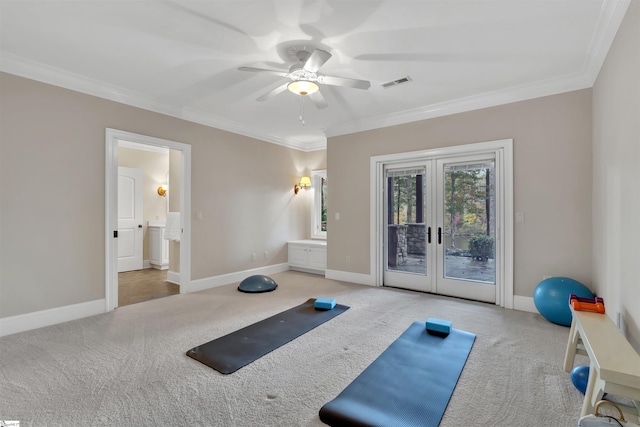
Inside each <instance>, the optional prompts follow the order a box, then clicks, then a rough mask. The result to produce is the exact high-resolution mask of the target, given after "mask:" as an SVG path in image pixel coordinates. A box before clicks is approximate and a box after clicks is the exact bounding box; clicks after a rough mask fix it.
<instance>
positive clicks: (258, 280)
mask: <svg viewBox="0 0 640 427" xmlns="http://www.w3.org/2000/svg"><path fill="white" fill-rule="evenodd" d="M277 287H278V284H277V283H276V282H275V281H274V280H273V279H272V278H271V277H269V276H264V275H262V274H256V275H255V276H250V277H247V278H246V279H244V280H243V281H242V282H240V285H239V286H238V290H239V291H240V292H249V293H257V292H271V291H273V290H274V289H275V288H277Z"/></svg>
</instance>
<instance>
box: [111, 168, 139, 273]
mask: <svg viewBox="0 0 640 427" xmlns="http://www.w3.org/2000/svg"><path fill="white" fill-rule="evenodd" d="M142 179H143V171H142V170H141V169H134V168H124V167H119V168H118V239H117V242H118V273H121V272H123V271H131V270H142V267H143V260H142Z"/></svg>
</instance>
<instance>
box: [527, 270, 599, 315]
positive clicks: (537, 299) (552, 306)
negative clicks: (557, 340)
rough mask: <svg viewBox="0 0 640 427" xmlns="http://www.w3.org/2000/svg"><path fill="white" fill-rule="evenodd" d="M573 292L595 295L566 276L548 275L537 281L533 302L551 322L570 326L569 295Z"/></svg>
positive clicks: (581, 294) (591, 296)
mask: <svg viewBox="0 0 640 427" xmlns="http://www.w3.org/2000/svg"><path fill="white" fill-rule="evenodd" d="M571 294H575V295H577V296H579V297H583V298H593V297H595V295H594V294H593V292H591V291H590V290H589V288H587V287H586V286H585V285H583V284H582V283H580V282H578V281H577V280H574V279H570V278H568V277H550V278H548V279H544V280H543V281H542V282H540V283H538V286H536V289H535V291H533V303H534V304H535V305H536V308H537V309H538V311H539V312H540V314H541V315H542V316H543V317H544V318H545V319H547V320H548V321H549V322H551V323H555V324H557V325H563V326H571V310H570V309H569V296H570V295H571Z"/></svg>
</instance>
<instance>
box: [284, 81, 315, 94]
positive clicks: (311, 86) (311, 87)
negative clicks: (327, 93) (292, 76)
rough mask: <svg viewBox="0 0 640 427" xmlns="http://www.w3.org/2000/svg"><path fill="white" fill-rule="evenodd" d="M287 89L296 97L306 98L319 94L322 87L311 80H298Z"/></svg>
mask: <svg viewBox="0 0 640 427" xmlns="http://www.w3.org/2000/svg"><path fill="white" fill-rule="evenodd" d="M287 89H289V91H291V92H293V93H295V94H296V95H300V96H305V95H311V94H312V93H315V92H317V91H318V90H319V89H320V87H318V85H317V84H315V83H314V82H311V81H309V80H296V81H293V82H291V83H289V84H288V85H287Z"/></svg>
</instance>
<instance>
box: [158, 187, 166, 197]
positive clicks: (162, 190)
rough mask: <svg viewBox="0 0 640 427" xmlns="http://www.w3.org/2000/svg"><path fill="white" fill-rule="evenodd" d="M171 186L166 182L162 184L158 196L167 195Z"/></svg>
mask: <svg viewBox="0 0 640 427" xmlns="http://www.w3.org/2000/svg"><path fill="white" fill-rule="evenodd" d="M168 189H169V187H168V186H167V185H166V184H162V185H161V186H160V187H158V196H162V197H167V190H168Z"/></svg>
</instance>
